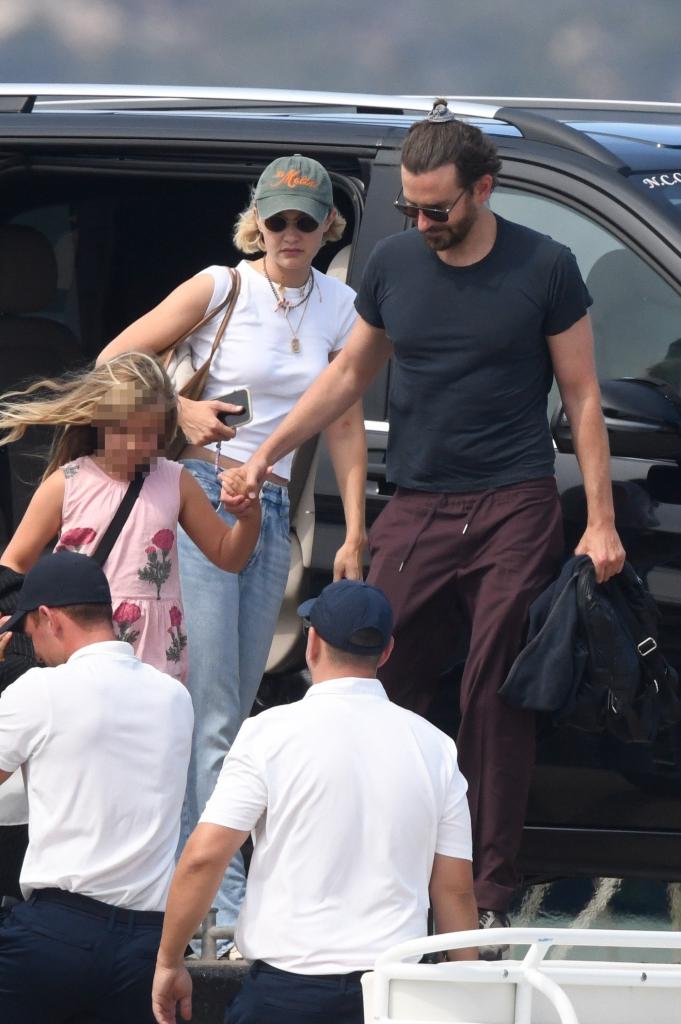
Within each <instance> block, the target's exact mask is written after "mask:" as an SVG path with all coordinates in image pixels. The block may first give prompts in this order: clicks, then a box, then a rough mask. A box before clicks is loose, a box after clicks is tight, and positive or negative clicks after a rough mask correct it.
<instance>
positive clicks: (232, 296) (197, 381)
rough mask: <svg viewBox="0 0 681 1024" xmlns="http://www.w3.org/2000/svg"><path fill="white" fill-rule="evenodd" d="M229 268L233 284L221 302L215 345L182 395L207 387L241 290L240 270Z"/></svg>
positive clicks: (194, 392) (182, 391)
mask: <svg viewBox="0 0 681 1024" xmlns="http://www.w3.org/2000/svg"><path fill="white" fill-rule="evenodd" d="M228 269H229V276H230V277H231V279H232V284H231V287H230V291H229V295H228V296H227V298H226V299H225V301H224V303H221V304H220V306H219V307H218V309H224V315H223V317H222V320H221V321H220V326H219V327H218V329H217V331H216V333H215V340H214V341H213V345H212V347H211V350H210V353H209V354H208V358H207V359H206V361H205V362H204V363H203V364H202V365H201V366H199V368H198V370H196V371H195V372H194V373H193V374H192V376H191V377H190V378H189V380H188V381H187V383H186V384H185V385H184V387H183V388H181V389H180V391H179V394H180V395H196V394H197V393H199V392H201V391H203V388H204V387H205V383H206V378H207V377H208V372H209V370H210V367H211V363H212V362H213V356H214V355H215V353H216V352H217V350H218V347H219V345H220V342H221V341H222V338H223V336H224V333H225V331H226V330H227V324H228V323H229V321H230V320H231V318H232V313H233V312H234V307H235V306H236V303H237V299H238V298H239V293H240V291H241V275H240V274H239V271H238V270H235V269H234V267H229V268H228ZM211 312H212V311H211ZM208 319H210V316H209V317H208ZM204 322H206V317H204ZM199 326H200V324H197V326H196V327H194V328H192V330H191V331H189V333H188V334H187V335H185V337H189V334H192V333H193V331H196V330H198V328H199Z"/></svg>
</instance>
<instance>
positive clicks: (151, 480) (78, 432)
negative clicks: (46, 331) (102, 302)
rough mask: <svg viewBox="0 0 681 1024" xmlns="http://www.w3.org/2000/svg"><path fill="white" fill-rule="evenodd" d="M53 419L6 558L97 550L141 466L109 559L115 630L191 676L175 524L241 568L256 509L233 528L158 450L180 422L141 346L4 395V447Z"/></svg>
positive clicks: (31, 559) (24, 562) (219, 559)
mask: <svg viewBox="0 0 681 1024" xmlns="http://www.w3.org/2000/svg"><path fill="white" fill-rule="evenodd" d="M34 424H49V425H52V426H55V427H57V433H56V436H55V441H54V445H53V450H52V453H51V457H50V460H49V464H48V466H47V469H46V470H45V474H44V477H43V481H42V483H41V484H40V486H39V487H38V489H37V490H36V492H35V494H34V495H33V498H32V500H31V503H30V504H29V506H28V508H27V510H26V513H25V515H24V517H23V519H22V520H21V522H20V524H19V526H18V527H17V530H16V532H15V534H14V536H13V537H12V539H11V541H10V543H9V544H8V546H7V548H6V549H5V551H4V553H3V556H2V564H3V565H4V566H6V567H9V568H10V569H13V570H15V571H16V572H20V573H26V572H28V570H29V569H30V568H31V566H32V565H34V563H35V562H36V561H37V560H38V558H39V556H40V555H41V554H42V552H43V551H44V549H45V546H46V545H47V544H49V543H50V541H51V540H52V539H53V538H54V537H57V536H58V537H59V540H58V542H57V546H56V548H55V551H61V550H71V551H76V552H80V553H81V554H84V555H92V554H93V553H94V552H95V551H96V549H97V547H98V545H99V543H100V541H101V539H102V536H103V534H104V533H105V532H106V530H107V528H108V526H109V524H110V523H111V520H112V519H113V517H114V515H115V513H116V511H117V509H118V506H119V505H120V503H121V501H122V499H123V496H124V494H125V492H126V490H127V488H128V485H129V483H130V481H131V480H132V479H133V477H134V476H135V474H136V473H138V472H140V471H142V472H143V473H144V474H145V476H144V482H143V484H142V488H141V490H140V492H139V495H138V497H137V500H136V501H135V504H134V506H133V508H132V511H131V512H130V515H129V517H128V519H127V520H126V522H125V524H124V526H123V527H122V529H121V532H120V534H119V536H118V538H117V540H116V542H115V544H114V546H113V548H112V550H111V552H110V554H109V557H108V558H107V559H106V562H105V563H104V566H103V568H104V571H105V573H106V575H107V578H108V580H109V585H110V587H111V595H112V598H113V618H114V630H115V633H116V636H117V638H118V639H119V640H123V641H126V642H128V643H130V644H131V645H132V646H133V648H134V649H135V652H136V654H137V655H138V656H139V657H140V658H141V660H142V661H146V662H148V663H149V664H151V665H154V666H155V667H156V668H158V669H160V670H161V671H163V672H167V673H168V674H169V675H171V676H173V677H175V678H177V679H180V680H182V681H184V680H185V677H186V663H187V651H186V626H185V624H184V621H183V620H184V615H183V610H182V601H181V597H180V582H179V573H178V556H177V534H178V523H179V524H181V525H182V528H183V530H184V531H186V533H187V534H189V536H190V537H191V538H192V542H193V543H195V544H196V545H197V546H198V548H199V549H200V550H201V551H202V552H203V557H205V558H207V559H210V561H211V563H214V564H215V565H217V566H220V568H221V569H233V570H235V571H238V570H239V569H240V568H241V567H242V566H243V565H245V564H246V562H247V560H248V558H249V556H250V554H251V552H252V551H253V548H254V546H255V543H256V540H257V537H258V532H259V527H260V521H259V516H258V509H257V508H254V509H252V510H251V512H248V513H247V515H246V517H245V518H244V517H243V516H242V517H241V519H240V520H239V521H238V522H237V523H236V525H235V526H234V528H231V527H230V526H228V525H227V524H225V523H224V522H223V521H222V520H221V519H220V517H219V516H218V515H217V514H216V513H215V512H214V511H213V509H212V508H211V506H210V502H209V501H208V499H207V498H206V496H205V494H204V493H203V491H202V490H201V488H200V487H199V486H198V484H197V483H196V481H195V480H194V478H193V477H192V476H191V474H190V473H188V472H187V471H186V470H185V469H183V468H182V466H181V465H179V464H178V463H177V462H170V461H169V460H168V459H165V458H163V457H162V453H163V451H164V449H165V446H166V444H167V442H168V441H169V440H170V439H171V438H172V436H173V434H174V433H175V428H176V406H175V395H174V392H173V390H172V387H171V384H170V381H169V380H168V377H167V375H166V373H165V372H164V370H163V369H162V368H161V366H159V364H158V362H157V361H156V360H155V359H153V358H152V357H150V356H148V355H145V354H143V353H139V352H131V353H127V354H125V355H120V356H118V357H117V358H116V359H112V360H111V362H109V363H105V364H104V365H102V366H99V367H95V368H94V369H91V370H86V371H84V372H82V373H78V374H69V375H67V376H65V377H62V378H59V379H57V380H53V381H47V380H43V381H38V382H37V383H36V384H34V385H33V386H32V387H31V388H29V389H28V390H27V391H26V392H24V393H23V394H22V393H17V392H14V393H10V394H8V395H6V396H5V397H4V399H3V400H2V402H1V403H0V430H6V431H7V434H6V435H5V436H4V437H3V438H2V439H1V440H0V444H7V443H8V442H10V441H13V440H15V439H17V438H20V437H22V436H23V434H24V432H25V431H26V429H27V427H29V426H31V425H34Z"/></svg>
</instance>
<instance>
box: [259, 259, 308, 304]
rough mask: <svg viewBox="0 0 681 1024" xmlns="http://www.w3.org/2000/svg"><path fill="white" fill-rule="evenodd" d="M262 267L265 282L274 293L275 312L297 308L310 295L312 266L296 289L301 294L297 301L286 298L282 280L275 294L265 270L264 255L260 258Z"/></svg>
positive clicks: (265, 261)
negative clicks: (304, 280) (305, 278)
mask: <svg viewBox="0 0 681 1024" xmlns="http://www.w3.org/2000/svg"><path fill="white" fill-rule="evenodd" d="M262 269H263V270H264V271H265V277H266V278H267V283H268V285H269V286H270V290H271V292H272V294H273V295H274V297H275V299H276V300H277V304H276V306H275V307H274V312H275V313H276V312H277V310H278V309H283V310H287V309H297V308H298V306H302V305H303V303H304V302H307V300H308V299H309V298H310V295H311V294H312V289H313V287H314V278H313V276H312V267H310V272H309V274H308V276H307V280H306V282H305V284H304V285H303V287H302V288H299V289H298V291H299V292H300V295H301V299H300V301H299V302H291V300H290V299H287V298H286V285H285V284H283V282H282V284H280V285H279V294H277V290H276V288H275V287H274V282H273V281H272V278H271V277H270V275H269V273H268V271H267V259H266V258H265V257H264V256H263V258H262Z"/></svg>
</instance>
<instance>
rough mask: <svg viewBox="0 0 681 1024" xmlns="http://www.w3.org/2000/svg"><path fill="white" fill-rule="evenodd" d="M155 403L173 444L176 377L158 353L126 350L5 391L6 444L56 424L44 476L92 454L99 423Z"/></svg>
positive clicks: (1, 422)
mask: <svg viewBox="0 0 681 1024" xmlns="http://www.w3.org/2000/svg"><path fill="white" fill-rule="evenodd" d="M31 395H35V397H33V398H31V397H29V396H31ZM150 406H160V407H161V408H162V410H163V413H164V419H165V422H164V431H163V435H164V437H163V441H164V443H165V444H166V445H167V444H168V443H169V442H170V440H171V439H172V437H173V435H174V434H175V431H176V429H177V398H176V395H175V391H174V390H173V386H172V384H171V383H170V379H169V378H168V375H167V373H166V372H165V370H164V369H163V367H162V366H161V364H160V363H159V362H158V360H156V359H155V358H154V357H153V356H150V355H147V354H146V353H144V352H125V353H124V354H123V355H120V356H114V358H113V359H110V360H109V361H108V362H106V363H102V364H101V365H100V366H94V367H93V368H92V369H90V370H86V371H85V372H83V371H82V370H81V371H78V372H72V373H67V374H64V375H63V376H62V377H56V378H54V379H44V380H38V381H35V382H34V383H33V384H31V385H30V386H29V387H27V388H25V389H24V390H23V391H8V392H7V393H6V394H5V395H2V396H0V430H3V431H7V433H6V434H5V435H4V436H3V437H0V445H3V444H9V443H10V442H11V441H17V440H18V439H19V438H20V437H23V436H24V434H25V433H26V431H27V429H28V428H29V427H32V426H53V427H56V428H57V430H56V433H55V436H54V439H53V441H52V447H51V450H50V454H49V457H48V464H47V468H46V469H45V472H44V474H43V480H44V479H45V478H46V477H48V476H49V475H50V474H51V473H53V472H54V471H55V470H56V469H58V468H59V467H60V466H63V465H64V464H65V463H66V462H71V460H72V459H77V458H78V457H79V456H81V455H91V454H92V453H93V452H94V451H95V450H96V448H97V445H98V437H97V427H98V426H103V425H105V424H106V423H113V422H121V421H125V419H126V417H127V415H129V414H130V413H131V412H135V411H137V410H140V409H144V408H147V407H150Z"/></svg>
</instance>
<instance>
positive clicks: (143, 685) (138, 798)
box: [0, 641, 194, 910]
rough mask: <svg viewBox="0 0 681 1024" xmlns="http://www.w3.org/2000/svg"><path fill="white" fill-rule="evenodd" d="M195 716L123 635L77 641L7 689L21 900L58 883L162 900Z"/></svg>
mask: <svg viewBox="0 0 681 1024" xmlns="http://www.w3.org/2000/svg"><path fill="white" fill-rule="evenodd" d="M193 719H194V716H193V711H192V705H191V699H190V697H189V694H188V692H187V690H186V688H185V687H184V686H183V685H182V684H181V683H179V682H177V680H175V679H172V678H171V677H170V676H168V675H166V674H165V673H163V672H159V671H158V670H157V669H155V668H152V666H151V665H146V664H144V663H143V662H141V661H140V660H139V659H138V658H137V657H135V655H134V654H133V650H132V647H130V645H129V644H126V643H121V642H120V641H110V642H106V643H96V644H90V645H88V646H87V647H82V648H81V649H80V650H79V651H76V653H75V654H73V655H72V656H71V657H70V658H69V660H68V661H67V662H66V663H65V664H64V665H60V666H58V667H57V668H34V669H31V670H30V671H28V672H26V673H25V674H24V675H23V676H21V677H20V678H19V679H17V680H16V682H14V683H12V684H11V685H10V686H8V687H7V689H6V690H5V691H4V693H3V694H2V696H1V697H0V768H1V769H2V770H3V771H6V772H12V771H14V770H15V769H16V768H18V767H19V766H20V765H23V771H24V777H25V781H26V790H27V793H28V806H29V846H28V850H27V853H26V857H25V860H24V864H23V868H22V870H21V877H20V884H21V891H22V892H23V894H24V896H25V897H28V896H29V895H30V894H31V892H32V891H33V890H34V889H44V888H50V887H56V888H58V889H65V890H67V891H68V892H77V893H80V894H81V895H83V896H91V897H93V898H94V899H97V900H102V901H103V902H105V903H111V904H113V905H114V906H117V907H128V908H131V909H134V910H163V909H165V904H166V899H167V896H168V889H169V887H170V879H171V877H172V873H173V868H174V857H175V849H176V846H177V840H178V834H179V822H180V811H181V808H182V799H183V796H184V789H185V783H186V776H187V765H188V763H189V752H190V746H191V733H192V726H193Z"/></svg>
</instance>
